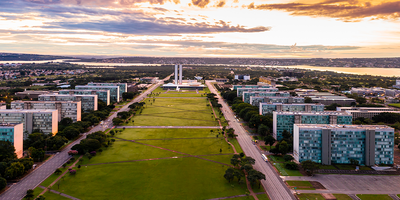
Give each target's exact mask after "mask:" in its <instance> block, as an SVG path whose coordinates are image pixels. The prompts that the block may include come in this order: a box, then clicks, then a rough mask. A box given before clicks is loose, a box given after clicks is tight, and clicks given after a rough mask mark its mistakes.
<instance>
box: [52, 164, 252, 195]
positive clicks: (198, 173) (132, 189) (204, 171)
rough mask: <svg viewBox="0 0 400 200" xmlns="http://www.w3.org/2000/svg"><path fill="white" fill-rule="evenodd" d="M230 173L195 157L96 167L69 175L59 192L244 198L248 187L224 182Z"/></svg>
mask: <svg viewBox="0 0 400 200" xmlns="http://www.w3.org/2000/svg"><path fill="white" fill-rule="evenodd" d="M226 169H227V167H226V166H222V165H220V164H217V163H213V162H209V161H204V160H201V159H197V158H192V157H191V158H177V159H168V160H153V161H146V162H135V163H117V164H112V165H94V166H88V167H83V168H81V169H80V170H78V172H77V174H76V175H75V176H72V175H67V176H66V177H65V181H61V182H60V189H59V190H58V191H60V192H63V193H66V194H69V195H72V196H74V197H76V198H80V199H115V198H116V197H117V196H118V199H181V198H182V197H185V199H207V198H216V197H224V196H232V195H238V194H244V193H245V192H246V191H247V189H246V187H245V184H242V185H238V184H237V183H236V182H231V183H228V182H227V181H226V180H225V179H224V178H223V176H222V175H221V174H223V173H224V171H225V170H226ZM105 183H107V184H105ZM231 185H233V186H234V187H232V186H231Z"/></svg>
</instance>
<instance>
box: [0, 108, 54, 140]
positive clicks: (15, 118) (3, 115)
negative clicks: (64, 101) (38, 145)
mask: <svg viewBox="0 0 400 200" xmlns="http://www.w3.org/2000/svg"><path fill="white" fill-rule="evenodd" d="M0 120H1V122H3V123H13V124H20V123H22V124H23V125H24V127H23V129H24V139H27V138H28V135H29V134H31V133H32V132H33V131H35V130H39V131H41V132H43V133H46V134H52V135H54V134H56V133H57V132H58V111H57V110H11V109H7V110H0Z"/></svg>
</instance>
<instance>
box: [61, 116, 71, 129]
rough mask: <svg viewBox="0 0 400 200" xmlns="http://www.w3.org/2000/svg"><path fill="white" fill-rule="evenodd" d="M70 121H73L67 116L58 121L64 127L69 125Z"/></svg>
mask: <svg viewBox="0 0 400 200" xmlns="http://www.w3.org/2000/svg"><path fill="white" fill-rule="evenodd" d="M72 123H73V121H72V119H71V118H69V117H65V118H63V119H62V120H61V121H60V122H59V124H61V125H63V126H65V127H67V126H69V125H71V124H72Z"/></svg>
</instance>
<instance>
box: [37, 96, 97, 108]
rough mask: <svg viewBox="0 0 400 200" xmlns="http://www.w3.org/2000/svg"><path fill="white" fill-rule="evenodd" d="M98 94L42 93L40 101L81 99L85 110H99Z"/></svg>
mask: <svg viewBox="0 0 400 200" xmlns="http://www.w3.org/2000/svg"><path fill="white" fill-rule="evenodd" d="M97 98H98V97H97V95H96V94H95V95H91V94H87V95H74V94H43V95H40V96H39V98H38V100H39V101H80V102H81V108H82V110H83V111H84V112H90V111H95V110H97V106H98V105H97V103H98V101H97Z"/></svg>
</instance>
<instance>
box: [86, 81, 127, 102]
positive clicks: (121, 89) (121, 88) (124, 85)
mask: <svg viewBox="0 0 400 200" xmlns="http://www.w3.org/2000/svg"><path fill="white" fill-rule="evenodd" d="M87 85H90V86H118V87H119V98H122V93H124V92H128V84H127V83H93V82H91V83H88V84H87Z"/></svg>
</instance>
